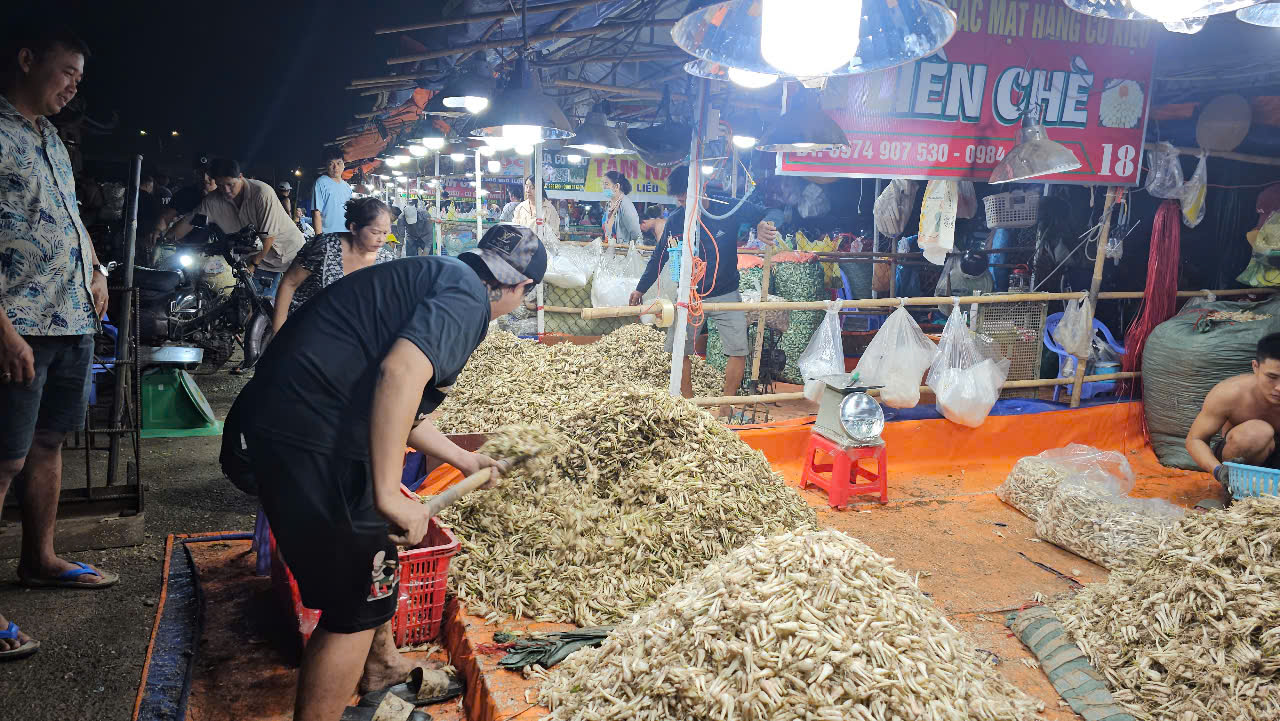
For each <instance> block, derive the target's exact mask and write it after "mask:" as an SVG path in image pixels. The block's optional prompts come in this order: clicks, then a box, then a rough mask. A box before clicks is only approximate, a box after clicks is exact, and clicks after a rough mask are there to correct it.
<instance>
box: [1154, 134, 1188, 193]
mask: <svg viewBox="0 0 1280 721" xmlns="http://www.w3.org/2000/svg"><path fill="white" fill-rule="evenodd" d="M1147 158H1148V159H1149V160H1150V161H1151V170H1150V171H1148V172H1147V185H1146V191H1147V192H1148V193H1150V194H1151V196H1152V197H1155V198H1164V199H1166V200H1168V199H1170V198H1175V199H1176V198H1181V197H1182V164H1181V163H1180V162H1179V161H1178V151H1177V149H1176V148H1174V147H1173V145H1172V144H1171V143H1167V142H1166V143H1156V144H1155V145H1152V146H1151V147H1149V148H1147Z"/></svg>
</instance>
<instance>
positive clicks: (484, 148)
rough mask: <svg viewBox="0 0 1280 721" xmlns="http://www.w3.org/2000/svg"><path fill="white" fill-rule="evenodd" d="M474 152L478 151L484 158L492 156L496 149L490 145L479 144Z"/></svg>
mask: <svg viewBox="0 0 1280 721" xmlns="http://www.w3.org/2000/svg"><path fill="white" fill-rule="evenodd" d="M476 152H478V153H480V154H481V155H483V156H484V157H486V158H492V157H493V154H494V153H496V152H498V151H497V149H496V148H494V147H493V146H492V145H481V146H480V147H478V148H476Z"/></svg>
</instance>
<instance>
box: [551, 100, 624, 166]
mask: <svg viewBox="0 0 1280 721" xmlns="http://www.w3.org/2000/svg"><path fill="white" fill-rule="evenodd" d="M565 147H566V148H578V149H580V150H583V151H586V152H587V153H591V152H593V151H594V152H597V153H608V154H609V155H616V154H618V153H625V152H627V148H626V146H624V145H623V144H622V139H621V138H619V137H618V133H617V132H616V131H615V130H614V129H613V128H611V127H609V123H608V122H607V120H606V119H605V115H604V113H603V112H602V111H599V110H592V111H591V112H589V113H587V117H586V119H585V120H583V121H582V125H579V126H578V129H577V130H576V131H575V132H574V135H573V142H571V143H565Z"/></svg>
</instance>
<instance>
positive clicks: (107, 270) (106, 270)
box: [93, 263, 111, 278]
mask: <svg viewBox="0 0 1280 721" xmlns="http://www.w3.org/2000/svg"><path fill="white" fill-rule="evenodd" d="M93 269H94V270H96V271H98V272H99V273H101V274H102V277H103V278H106V277H107V276H108V275H109V274H110V273H111V269H110V268H108V267H107V266H105V265H102V264H101V263H99V264H98V265H95V266H93Z"/></svg>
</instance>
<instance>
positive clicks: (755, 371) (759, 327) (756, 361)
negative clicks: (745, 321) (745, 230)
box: [751, 243, 774, 381]
mask: <svg viewBox="0 0 1280 721" xmlns="http://www.w3.org/2000/svg"><path fill="white" fill-rule="evenodd" d="M773 250H774V246H773V244H772V243H770V244H767V245H765V247H764V251H765V252H764V272H763V273H761V275H760V300H763V301H767V300H769V271H770V270H772V269H773ZM767 312H768V311H763V310H762V311H760V320H759V321H757V322H756V352H755V357H754V358H753V359H752V360H751V380H757V381H758V380H760V356H762V355H764V316H765V313H767Z"/></svg>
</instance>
